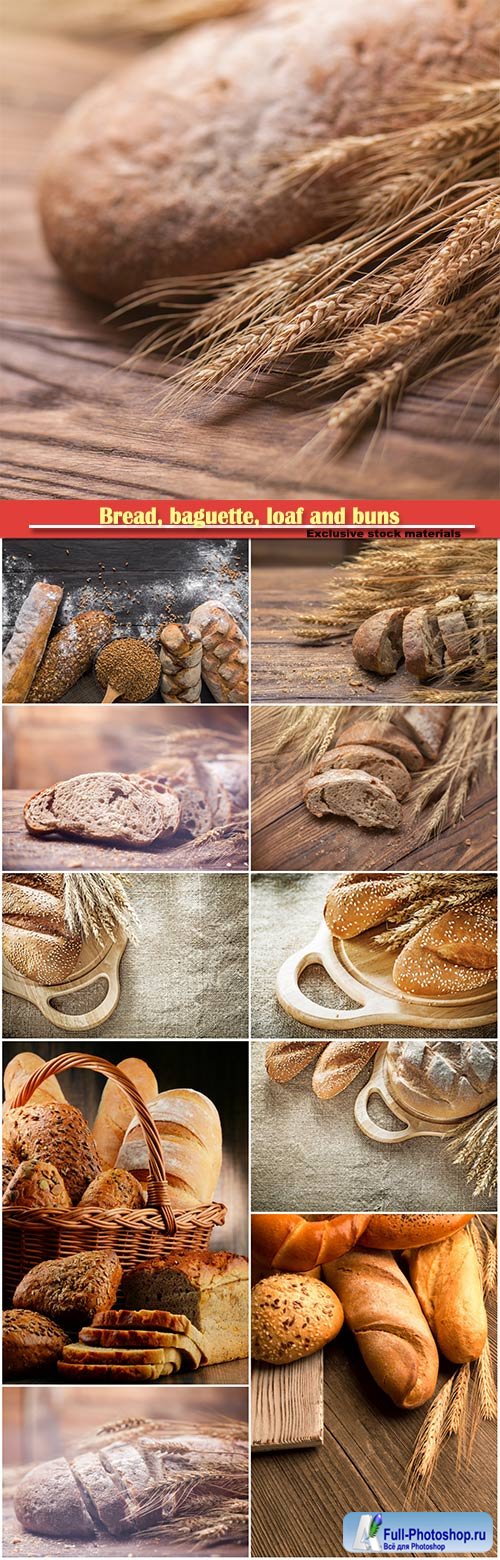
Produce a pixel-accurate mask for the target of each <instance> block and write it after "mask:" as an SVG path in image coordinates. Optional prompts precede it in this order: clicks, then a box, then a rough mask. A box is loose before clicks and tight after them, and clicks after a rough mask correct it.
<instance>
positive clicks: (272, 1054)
mask: <svg viewBox="0 0 500 1560" xmlns="http://www.w3.org/2000/svg"><path fill="white" fill-rule="evenodd" d="M326 1044H327V1042H326V1040H272V1041H271V1043H270V1045H268V1046H266V1056H265V1062H266V1071H267V1073H268V1074H269V1077H270V1078H272V1080H273V1083H289V1081H290V1079H291V1078H297V1077H298V1074H299V1073H301V1072H303V1071H304V1068H305V1067H309V1063H310V1062H315V1061H317V1059H318V1056H320V1055H321V1052H322V1051H324V1049H325V1046H326Z"/></svg>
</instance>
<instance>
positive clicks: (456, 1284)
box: [409, 1229, 488, 1365]
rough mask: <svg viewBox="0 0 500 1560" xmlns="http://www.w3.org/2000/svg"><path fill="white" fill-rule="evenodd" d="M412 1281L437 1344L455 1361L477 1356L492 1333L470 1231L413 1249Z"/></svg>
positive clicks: (447, 1357)
mask: <svg viewBox="0 0 500 1560" xmlns="http://www.w3.org/2000/svg"><path fill="white" fill-rule="evenodd" d="M409 1267H410V1281H411V1284H412V1286H413V1289H414V1290H415V1294H416V1296H417V1299H418V1301H419V1303H420V1305H421V1307H422V1310H423V1313H424V1316H425V1317H426V1318H427V1321H428V1323H429V1327H430V1329H431V1332H432V1333H433V1335H434V1337H435V1339H436V1343H437V1345H438V1348H439V1349H440V1350H441V1353H442V1354H444V1355H445V1357H446V1359H447V1360H451V1361H452V1364H453V1365H465V1364H466V1363H467V1361H470V1360H478V1359H479V1356H480V1354H482V1352H483V1349H484V1346H485V1343H486V1340H487V1337H488V1318H487V1316H486V1310H485V1305H484V1299H483V1283H482V1278H481V1274H480V1271H479V1264H478V1260H477V1257H476V1253H475V1250H474V1246H473V1244H472V1240H471V1237H470V1233H469V1230H465V1229H459V1230H455V1231H454V1233H453V1234H452V1235H449V1236H448V1238H447V1239H446V1240H440V1241H437V1243H436V1244H435V1245H432V1246H423V1247H420V1248H417V1250H416V1251H410V1252H409Z"/></svg>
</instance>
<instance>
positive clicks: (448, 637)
mask: <svg viewBox="0 0 500 1560" xmlns="http://www.w3.org/2000/svg"><path fill="white" fill-rule="evenodd" d="M436 617H437V622H438V628H439V632H440V634H441V638H442V640H443V644H444V664H445V666H454V665H455V664H456V662H458V661H467V660H468V659H469V656H470V653H471V636H470V633H469V629H468V625H467V620H466V616H465V611H464V605H463V602H462V601H461V600H460V597H459V596H445V597H444V598H443V600H442V601H438V602H437V603H436Z"/></svg>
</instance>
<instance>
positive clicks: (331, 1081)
mask: <svg viewBox="0 0 500 1560" xmlns="http://www.w3.org/2000/svg"><path fill="white" fill-rule="evenodd" d="M378 1045H379V1042H378V1040H331V1041H330V1044H329V1045H327V1046H325V1047H324V1048H323V1050H322V1054H321V1056H320V1057H319V1059H318V1061H317V1062H316V1066H315V1069H314V1073H313V1079H312V1087H313V1093H314V1094H316V1095H317V1096H318V1099H320V1100H332V1099H334V1098H335V1095H336V1094H342V1090H343V1089H347V1088H348V1086H349V1084H350V1083H353V1081H354V1079H355V1078H357V1077H358V1073H360V1072H362V1070H363V1067H366V1064H367V1062H369V1061H370V1059H371V1057H372V1056H374V1054H375V1051H376V1050H377V1049H378Z"/></svg>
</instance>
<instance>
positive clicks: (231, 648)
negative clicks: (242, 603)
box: [189, 601, 248, 704]
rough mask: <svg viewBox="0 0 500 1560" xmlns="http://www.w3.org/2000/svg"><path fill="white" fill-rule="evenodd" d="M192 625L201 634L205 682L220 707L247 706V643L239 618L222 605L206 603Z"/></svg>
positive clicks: (195, 615) (199, 609)
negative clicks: (227, 705) (225, 705)
mask: <svg viewBox="0 0 500 1560" xmlns="http://www.w3.org/2000/svg"><path fill="white" fill-rule="evenodd" d="M189 622H190V627H191V628H197V629H199V632H200V634H201V639H202V656H201V670H202V676H203V681H204V682H205V683H206V685H207V688H209V689H210V692H211V693H212V694H213V697H214V699H215V700H216V702H217V704H248V642H247V640H246V638H245V635H244V634H243V633H242V631H241V628H240V627H239V625H238V623H237V622H236V618H234V617H233V615H232V613H231V612H228V610H227V607H223V606H221V605H220V602H218V601H204V602H203V603H202V605H201V606H199V607H195V610H194V612H192V613H191V617H190V620H189Z"/></svg>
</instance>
